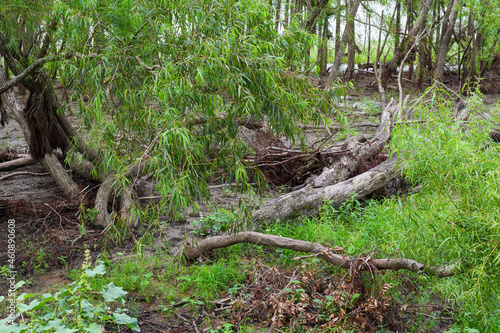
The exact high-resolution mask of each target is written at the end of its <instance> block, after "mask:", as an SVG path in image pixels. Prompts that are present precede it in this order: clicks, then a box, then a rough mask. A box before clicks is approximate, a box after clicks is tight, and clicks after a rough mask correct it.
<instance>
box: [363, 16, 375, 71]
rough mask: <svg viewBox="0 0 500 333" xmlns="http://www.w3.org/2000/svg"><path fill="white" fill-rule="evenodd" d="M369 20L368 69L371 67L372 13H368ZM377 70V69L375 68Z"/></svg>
mask: <svg viewBox="0 0 500 333" xmlns="http://www.w3.org/2000/svg"><path fill="white" fill-rule="evenodd" d="M367 20H368V51H367V56H366V67H365V68H366V70H368V68H369V67H370V52H371V45H372V44H371V42H372V17H371V15H370V14H368V17H367ZM374 71H375V69H374Z"/></svg>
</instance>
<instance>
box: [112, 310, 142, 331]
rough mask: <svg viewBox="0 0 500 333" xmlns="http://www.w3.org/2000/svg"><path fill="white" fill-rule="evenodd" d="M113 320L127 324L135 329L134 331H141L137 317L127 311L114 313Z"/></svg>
mask: <svg viewBox="0 0 500 333" xmlns="http://www.w3.org/2000/svg"><path fill="white" fill-rule="evenodd" d="M113 320H114V321H115V323H117V324H122V325H127V326H128V327H129V328H131V329H133V330H134V331H137V332H140V331H141V329H140V328H139V325H138V324H137V318H132V317H130V316H129V315H128V314H126V313H114V314H113Z"/></svg>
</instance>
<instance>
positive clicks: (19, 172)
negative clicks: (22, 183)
mask: <svg viewBox="0 0 500 333" xmlns="http://www.w3.org/2000/svg"><path fill="white" fill-rule="evenodd" d="M21 175H30V176H47V175H49V173H48V172H42V173H37V172H29V171H18V172H13V173H11V174H8V175H5V176H2V177H0V180H5V179H9V178H11V177H15V176H21Z"/></svg>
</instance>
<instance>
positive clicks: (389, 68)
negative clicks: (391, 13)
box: [382, 0, 434, 86]
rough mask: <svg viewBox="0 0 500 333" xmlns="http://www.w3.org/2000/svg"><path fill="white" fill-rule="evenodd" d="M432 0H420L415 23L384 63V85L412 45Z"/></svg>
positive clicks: (423, 22) (420, 29)
mask: <svg viewBox="0 0 500 333" xmlns="http://www.w3.org/2000/svg"><path fill="white" fill-rule="evenodd" d="M433 1H434V0H424V1H423V2H422V5H421V6H420V8H419V14H418V17H417V20H416V21H415V24H414V25H413V27H412V28H411V30H410V31H409V32H408V36H407V37H406V38H405V40H404V41H403V43H402V45H401V47H399V48H398V49H397V50H394V56H393V57H392V59H391V60H389V61H388V62H387V64H385V74H384V77H383V78H382V79H383V80H382V81H383V85H384V86H385V85H386V84H387V81H388V79H389V78H390V77H391V76H392V74H394V72H395V70H396V67H397V66H398V65H399V64H400V63H401V60H402V59H403V57H404V56H405V55H406V53H407V52H408V50H409V49H410V48H411V47H412V46H413V43H414V42H415V38H416V36H417V35H418V33H419V32H420V31H422V28H423V27H424V25H425V19H426V17H427V14H428V13H429V9H430V7H431V5H432V2H433Z"/></svg>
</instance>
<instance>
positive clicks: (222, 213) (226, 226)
mask: <svg viewBox="0 0 500 333" xmlns="http://www.w3.org/2000/svg"><path fill="white" fill-rule="evenodd" d="M237 220H238V219H237V216H236V214H235V213H233V212H229V211H226V210H225V209H221V210H218V211H217V212H216V213H215V214H213V215H208V216H206V217H201V218H200V220H199V221H198V220H195V221H193V222H191V224H192V225H193V227H194V229H195V230H193V231H192V233H194V234H198V235H201V236H206V235H218V234H221V233H224V232H228V231H230V230H231V229H232V228H233V227H234V226H235V224H236V221H237Z"/></svg>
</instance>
